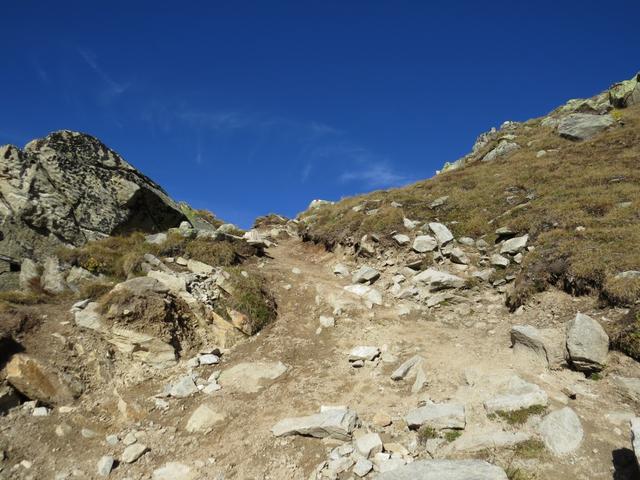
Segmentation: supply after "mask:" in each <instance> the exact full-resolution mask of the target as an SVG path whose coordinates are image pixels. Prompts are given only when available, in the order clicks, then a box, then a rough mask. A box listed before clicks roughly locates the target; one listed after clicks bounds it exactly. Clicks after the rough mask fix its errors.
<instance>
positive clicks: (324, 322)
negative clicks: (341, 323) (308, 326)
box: [320, 315, 336, 328]
mask: <svg viewBox="0 0 640 480" xmlns="http://www.w3.org/2000/svg"><path fill="white" fill-rule="evenodd" d="M320 326H321V327H323V328H331V327H335V326H336V319H335V318H333V317H325V316H324V315H320Z"/></svg>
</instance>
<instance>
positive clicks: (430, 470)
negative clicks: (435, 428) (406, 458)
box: [377, 460, 508, 480]
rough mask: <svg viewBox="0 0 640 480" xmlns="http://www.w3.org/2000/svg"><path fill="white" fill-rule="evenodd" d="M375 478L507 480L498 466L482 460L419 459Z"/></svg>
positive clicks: (404, 479) (386, 479)
mask: <svg viewBox="0 0 640 480" xmlns="http://www.w3.org/2000/svg"><path fill="white" fill-rule="evenodd" d="M377 480H508V477H507V474H506V473H505V472H504V470H502V469H501V468H500V467H497V466H495V465H491V464H490V463H487V462H484V461H482V460H419V461H417V462H413V463H409V464H407V465H404V466H402V467H399V468H396V469H395V470H393V471H391V472H386V473H382V474H380V475H378V477H377Z"/></svg>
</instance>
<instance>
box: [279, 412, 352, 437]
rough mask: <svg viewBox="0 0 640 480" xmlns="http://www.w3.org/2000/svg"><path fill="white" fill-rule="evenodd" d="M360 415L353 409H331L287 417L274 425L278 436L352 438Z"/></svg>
mask: <svg viewBox="0 0 640 480" xmlns="http://www.w3.org/2000/svg"><path fill="white" fill-rule="evenodd" d="M357 422H358V416H357V414H356V413H355V412H353V411H352V410H342V409H331V410H325V411H324V412H321V413H316V414H314V415H309V416H306V417H295V418H285V419H284V420H281V421H280V422H278V423H277V424H276V425H274V426H273V428H272V429H271V431H272V432H273V434H274V435H275V436H276V437H283V436H287V435H306V436H311V437H316V438H325V437H330V438H336V439H338V440H350V439H351V433H352V432H353V429H354V428H355V427H356V425H357Z"/></svg>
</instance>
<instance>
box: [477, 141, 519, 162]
mask: <svg viewBox="0 0 640 480" xmlns="http://www.w3.org/2000/svg"><path fill="white" fill-rule="evenodd" d="M519 149H520V145H518V144H517V143H515V142H510V141H508V140H501V141H500V143H498V145H497V146H496V147H495V148H494V149H493V150H491V151H490V152H489V153H487V154H486V155H485V156H484V157H482V161H483V162H491V161H493V160H495V159H496V158H500V157H504V156H506V155H508V154H510V153H512V152H515V151H516V150H519Z"/></svg>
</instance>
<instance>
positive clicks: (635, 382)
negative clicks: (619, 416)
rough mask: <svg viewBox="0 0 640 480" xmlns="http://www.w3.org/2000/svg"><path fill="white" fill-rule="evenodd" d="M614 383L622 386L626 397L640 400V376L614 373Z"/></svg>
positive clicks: (621, 388)
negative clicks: (634, 376)
mask: <svg viewBox="0 0 640 480" xmlns="http://www.w3.org/2000/svg"><path fill="white" fill-rule="evenodd" d="M611 379H612V380H613V383H614V384H615V385H616V386H617V387H618V388H620V390H621V391H622V394H623V395H624V396H625V397H628V398H630V399H631V400H634V401H636V402H640V378H633V377H620V376H618V375H612V376H611Z"/></svg>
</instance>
